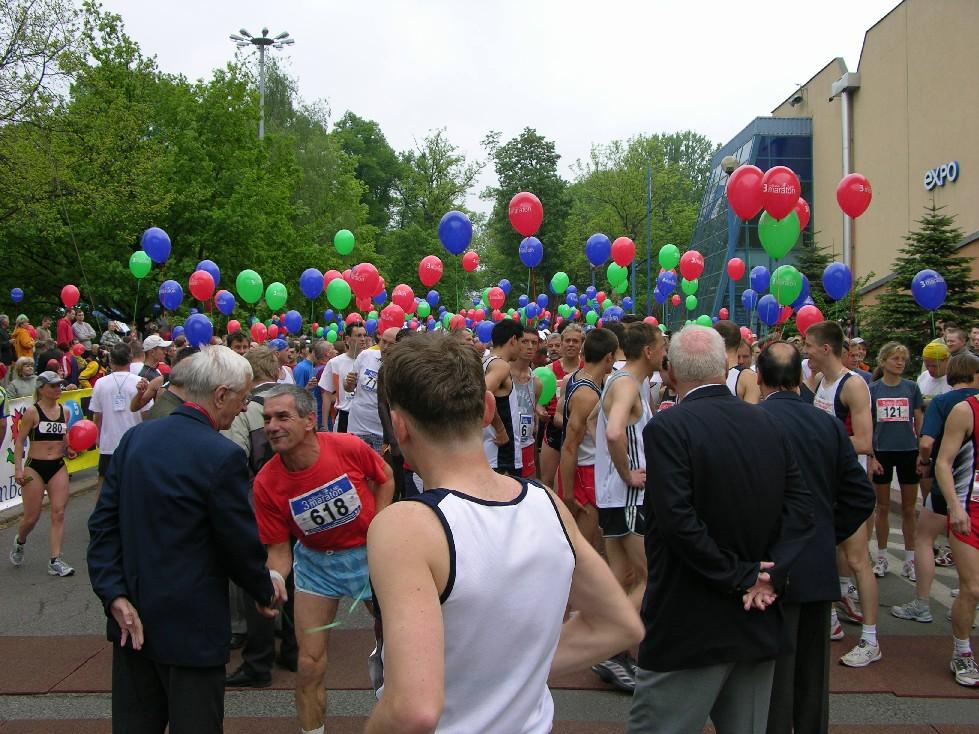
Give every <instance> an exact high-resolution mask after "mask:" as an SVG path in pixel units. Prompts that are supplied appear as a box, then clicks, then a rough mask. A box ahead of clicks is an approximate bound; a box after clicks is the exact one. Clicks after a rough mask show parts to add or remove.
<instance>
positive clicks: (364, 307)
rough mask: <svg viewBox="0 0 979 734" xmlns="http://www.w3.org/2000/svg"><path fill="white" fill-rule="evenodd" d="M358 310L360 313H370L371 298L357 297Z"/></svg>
mask: <svg viewBox="0 0 979 734" xmlns="http://www.w3.org/2000/svg"><path fill="white" fill-rule="evenodd" d="M357 310H358V311H370V310H371V299H370V297H367V298H361V297H360V296H358V297H357Z"/></svg>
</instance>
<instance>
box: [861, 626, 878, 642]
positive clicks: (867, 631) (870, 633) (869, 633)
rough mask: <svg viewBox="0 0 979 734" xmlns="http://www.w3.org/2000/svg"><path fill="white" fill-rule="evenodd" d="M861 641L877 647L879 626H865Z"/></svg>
mask: <svg viewBox="0 0 979 734" xmlns="http://www.w3.org/2000/svg"><path fill="white" fill-rule="evenodd" d="M860 639H861V640H866V641H867V642H869V643H870V644H871V645H874V646H876V645H877V625H876V624H865V625H864V626H863V632H861V633H860Z"/></svg>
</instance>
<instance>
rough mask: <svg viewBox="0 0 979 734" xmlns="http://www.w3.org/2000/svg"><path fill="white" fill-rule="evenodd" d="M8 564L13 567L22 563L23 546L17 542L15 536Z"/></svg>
mask: <svg viewBox="0 0 979 734" xmlns="http://www.w3.org/2000/svg"><path fill="white" fill-rule="evenodd" d="M10 562H11V563H12V564H14V565H15V566H20V564H22V563H23V562H24V544H23V543H18V542H17V536H16V535H15V536H14V547H13V550H11V551H10Z"/></svg>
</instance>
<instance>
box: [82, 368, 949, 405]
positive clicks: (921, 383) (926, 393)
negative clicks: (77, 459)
mask: <svg viewBox="0 0 979 734" xmlns="http://www.w3.org/2000/svg"><path fill="white" fill-rule="evenodd" d="M96 384H97V383H96ZM918 389H920V390H921V395H922V397H925V398H933V397H935V396H936V395H941V394H942V393H947V392H948V391H949V390H951V389H952V388H951V387H949V385H948V379H947V378H946V377H945V375H942V376H941V377H932V376H931V375H930V374H929V373H928V370H925V371H924V372H922V373H921V374H920V375H918Z"/></svg>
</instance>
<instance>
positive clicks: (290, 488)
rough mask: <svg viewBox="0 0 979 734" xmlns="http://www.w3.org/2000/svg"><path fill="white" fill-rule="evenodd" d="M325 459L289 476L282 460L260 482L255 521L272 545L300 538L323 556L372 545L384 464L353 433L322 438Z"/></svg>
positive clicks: (257, 482)
mask: <svg viewBox="0 0 979 734" xmlns="http://www.w3.org/2000/svg"><path fill="white" fill-rule="evenodd" d="M316 437H317V439H318V440H319V442H320V455H319V458H318V459H317V460H316V463H315V464H313V465H312V466H311V467H309V468H308V469H304V470H302V471H298V472H290V471H287V470H286V468H285V465H283V463H282V459H281V457H279V456H278V455H276V456H274V457H272V459H271V460H270V461H269V462H267V463H266V464H265V466H263V467H262V468H261V470H260V471H259V472H258V474H257V475H256V477H255V483H254V489H255V519H256V520H257V521H258V537H259V538H261V540H262V542H263V543H265V544H266V545H274V544H276V543H285V542H287V541H288V540H289V539H290V537H296V538H298V539H299V542H300V543H302V544H303V545H304V546H306V547H307V548H311V549H312V550H318V551H327V550H344V549H346V548H356V547H358V546H362V545H364V544H365V543H366V542H367V527H368V526H369V525H370V522H371V520H373V519H374V512H375V509H374V495H373V494H372V493H371V491H370V489H368V486H367V480H368V479H373V480H374V481H375V482H376V483H378V484H383V483H384V481H385V478H386V475H385V473H384V468H385V466H386V464H385V463H384V460H383V459H381V457H380V456H378V454H377V452H376V451H374V450H373V449H372V448H371V447H370V446H368V445H367V444H366V443H364V442H363V441H362V440H361V439H359V438H357V437H356V436H354V435H352V434H349V433H329V432H321V433H317V434H316Z"/></svg>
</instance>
